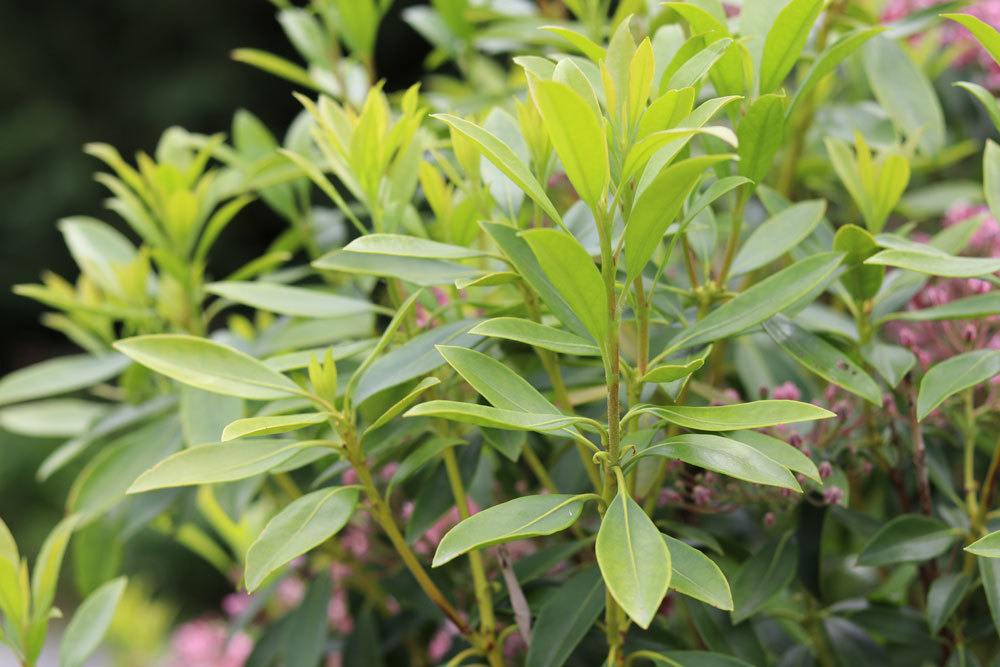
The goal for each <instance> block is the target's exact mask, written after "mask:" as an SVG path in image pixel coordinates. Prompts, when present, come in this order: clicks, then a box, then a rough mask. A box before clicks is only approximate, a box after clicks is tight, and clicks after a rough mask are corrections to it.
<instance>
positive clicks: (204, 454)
mask: <svg viewBox="0 0 1000 667" xmlns="http://www.w3.org/2000/svg"><path fill="white" fill-rule="evenodd" d="M311 447H329V445H326V444H322V443H311V442H302V443H297V442H294V441H289V440H245V441H244V440H230V441H229V442H223V443H218V444H209V445H201V446H199V447H194V448H193V449H185V450H184V451H182V452H178V453H176V454H174V455H173V456H169V457H167V458H166V459H164V460H163V461H161V462H160V463H158V464H157V465H155V466H153V467H152V468H150V469H149V470H147V471H146V472H144V473H143V474H142V475H140V476H139V478H138V479H136V480H135V482H133V483H132V486H131V487H129V489H128V492H129V493H143V492H145V491H152V490H154V489H167V488H171V487H175V486H194V485H198V484H217V483H220V482H234V481H236V480H239V479H246V478H247V477H253V476H254V475H260V474H263V473H266V472H268V471H269V470H271V469H273V468H275V467H277V466H279V465H281V464H282V463H285V462H286V461H288V460H289V459H291V458H292V457H293V456H295V455H296V454H298V453H300V452H301V451H303V450H305V449H308V448H311Z"/></svg>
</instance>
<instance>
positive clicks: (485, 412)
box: [404, 401, 589, 433]
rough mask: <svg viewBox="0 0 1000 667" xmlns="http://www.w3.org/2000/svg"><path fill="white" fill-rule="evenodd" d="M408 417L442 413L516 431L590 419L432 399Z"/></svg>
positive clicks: (555, 427) (552, 428)
mask: <svg viewBox="0 0 1000 667" xmlns="http://www.w3.org/2000/svg"><path fill="white" fill-rule="evenodd" d="M404 416H406V417H439V418H441V419H448V420H450V421H456V422H461V423H464V424H475V425H477V426H487V427H489V428H503V429H512V430H515V431H539V432H541V433H544V432H547V431H558V430H560V429H562V428H565V427H566V426H570V425H572V424H577V423H581V422H585V421H589V420H588V419H586V418H584V417H571V416H567V415H554V414H551V413H532V412H521V411H514V410H503V409H501V408H494V407H492V406H489V405H479V404H476V403H462V402H460V401H429V402H427V403H421V404H420V405H416V406H414V407H412V408H410V409H409V410H408V411H407V412H406V414H405V415H404Z"/></svg>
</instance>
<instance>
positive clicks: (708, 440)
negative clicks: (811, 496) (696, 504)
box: [630, 433, 802, 491]
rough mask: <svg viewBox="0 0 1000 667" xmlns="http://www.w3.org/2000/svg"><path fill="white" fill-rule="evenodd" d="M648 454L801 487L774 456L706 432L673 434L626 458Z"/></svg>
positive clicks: (739, 476) (755, 480)
mask: <svg viewBox="0 0 1000 667" xmlns="http://www.w3.org/2000/svg"><path fill="white" fill-rule="evenodd" d="M649 456H662V457H664V458H668V459H677V460H678V461H684V462H685V463H688V464H690V465H693V466H698V467H699V468H705V469H706V470H712V471H714V472H717V473H721V474H723V475H729V476H730V477H735V478H737V479H742V480H744V481H747V482H753V483H754V484H767V485H769V486H778V487H781V488H785V489H791V490H792V491H801V490H802V488H801V487H800V486H799V484H798V482H796V481H795V476H794V475H792V473H790V472H789V471H788V469H787V468H785V467H784V466H783V465H781V464H779V463H777V462H776V461H775V460H774V459H772V458H770V457H768V456H766V455H764V454H762V453H761V452H760V451H758V450H757V449H755V448H753V447H751V446H750V445H747V444H746V443H743V442H740V441H739V440H733V439H731V438H724V437H722V436H718V435H709V434H707V433H688V434H684V435H676V436H674V437H672V438H669V439H668V440H666V441H664V442H661V443H659V444H656V445H652V446H650V447H647V448H646V449H644V450H642V451H641V452H639V453H638V454H637V455H636V456H635V457H634V458H633V459H631V460H630V463H631V461H635V460H638V459H640V458H645V457H649Z"/></svg>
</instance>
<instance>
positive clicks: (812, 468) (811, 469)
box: [727, 431, 823, 484]
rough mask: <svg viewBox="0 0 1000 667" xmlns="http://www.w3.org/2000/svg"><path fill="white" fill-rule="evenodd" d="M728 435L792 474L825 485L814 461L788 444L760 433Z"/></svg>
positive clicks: (732, 433)
mask: <svg viewBox="0 0 1000 667" xmlns="http://www.w3.org/2000/svg"><path fill="white" fill-rule="evenodd" d="M727 435H728V436H729V437H730V438H732V439H733V440H739V441H740V442H742V443H743V444H745V445H748V446H750V447H753V448H754V449H756V450H757V451H758V452H760V453H761V454H763V455H764V456H766V457H767V458H769V459H771V460H772V461H774V462H775V463H778V464H779V465H782V466H784V467H786V468H788V469H789V470H791V471H792V472H797V473H799V474H802V475H805V476H806V477H808V478H809V479H811V480H813V481H814V482H816V483H817V484H822V483H823V482H822V480H821V478H820V476H819V470H817V468H816V464H815V463H813V460H812V459H811V458H809V457H808V456H806V455H805V454H803V453H802V452H800V451H799V450H797V449H795V448H794V447H792V446H791V445H790V444H788V443H787V442H784V441H783V440H779V439H777V438H775V437H774V436H771V435H767V434H766V433H761V432H759V431H732V432H731V433H727Z"/></svg>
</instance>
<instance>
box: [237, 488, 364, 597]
mask: <svg viewBox="0 0 1000 667" xmlns="http://www.w3.org/2000/svg"><path fill="white" fill-rule="evenodd" d="M358 493H359V488H358V487H354V486H337V487H332V488H327V489H321V490H319V491H313V492H312V493H308V494H306V495H304V496H302V497H301V498H297V499H296V500H294V501H292V502H291V503H290V504H289V505H288V506H287V507H285V508H284V509H283V510H281V511H280V512H279V513H278V514H276V515H275V516H274V518H272V519H271V520H270V521H268V523H267V525H266V526H264V530H262V531H261V533H260V535H259V536H258V537H257V539H256V540H255V541H254V543H253V544H251V545H250V549H249V550H248V551H247V556H246V572H245V573H244V578H245V580H246V585H247V590H248V591H251V592H252V591H255V590H257V589H258V588H259V587H260V585H261V584H262V583H263V582H264V580H265V579H266V578H267V577H268V576H269V575H270V574H271V573H272V572H275V571H276V570H277V569H278V568H280V567H282V566H283V565H285V564H286V563H288V562H290V561H292V560H293V559H295V558H298V557H299V556H301V555H302V554H304V553H306V552H307V551H309V550H311V549H313V548H315V547H317V546H319V545H320V544H322V543H323V542H325V541H326V540H328V539H330V537H332V536H333V535H336V534H337V532H338V531H339V530H340V529H341V528H343V527H344V526H345V525H346V524H347V521H348V520H349V519H350V518H351V514H353V513H354V507H355V505H356V504H357V502H358Z"/></svg>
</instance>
